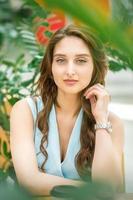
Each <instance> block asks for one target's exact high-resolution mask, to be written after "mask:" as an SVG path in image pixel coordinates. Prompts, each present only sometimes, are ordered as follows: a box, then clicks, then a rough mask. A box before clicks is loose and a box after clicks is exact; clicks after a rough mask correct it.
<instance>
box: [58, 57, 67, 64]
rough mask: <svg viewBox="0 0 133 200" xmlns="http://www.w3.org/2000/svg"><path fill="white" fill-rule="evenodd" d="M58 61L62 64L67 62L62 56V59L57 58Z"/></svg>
mask: <svg viewBox="0 0 133 200" xmlns="http://www.w3.org/2000/svg"><path fill="white" fill-rule="evenodd" d="M56 62H57V63H59V64H61V63H64V62H65V59H62V58H60V59H57V60H56Z"/></svg>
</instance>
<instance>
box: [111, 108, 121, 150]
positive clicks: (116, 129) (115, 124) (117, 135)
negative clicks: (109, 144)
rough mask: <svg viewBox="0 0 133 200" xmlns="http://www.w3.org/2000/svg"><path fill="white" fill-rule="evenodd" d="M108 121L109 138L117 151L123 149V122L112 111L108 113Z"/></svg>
mask: <svg viewBox="0 0 133 200" xmlns="http://www.w3.org/2000/svg"><path fill="white" fill-rule="evenodd" d="M109 121H110V122H111V123H112V130H113V131H112V133H111V138H112V141H113V143H114V145H115V146H116V148H117V149H118V150H119V151H123V146H124V122H123V120H122V119H121V118H120V117H118V116H117V115H116V114H114V113H113V112H110V113H109Z"/></svg>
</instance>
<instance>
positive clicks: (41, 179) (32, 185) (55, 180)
mask: <svg viewBox="0 0 133 200" xmlns="http://www.w3.org/2000/svg"><path fill="white" fill-rule="evenodd" d="M28 179H29V177H28ZM20 184H21V185H22V186H23V187H25V188H26V189H27V190H28V191H29V192H30V193H31V194H33V195H35V196H43V195H44V196H45V195H46V196H47V195H50V190H51V189H52V188H53V187H54V186H56V185H74V186H79V185H81V184H82V182H80V181H78V180H77V181H76V180H71V179H66V178H63V177H59V176H54V175H50V174H46V173H42V172H38V173H36V174H35V175H34V176H33V177H32V178H30V179H29V180H28V181H23V183H22V182H20Z"/></svg>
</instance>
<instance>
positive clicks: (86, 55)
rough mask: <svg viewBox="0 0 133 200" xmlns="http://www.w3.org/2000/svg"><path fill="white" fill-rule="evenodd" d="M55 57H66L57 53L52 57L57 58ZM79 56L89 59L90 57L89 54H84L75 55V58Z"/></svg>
mask: <svg viewBox="0 0 133 200" xmlns="http://www.w3.org/2000/svg"><path fill="white" fill-rule="evenodd" d="M57 56H64V57H66V55H65V54H61V53H57V54H55V55H54V56H53V57H57ZM79 56H85V57H90V55H89V54H86V53H81V54H76V57H79Z"/></svg>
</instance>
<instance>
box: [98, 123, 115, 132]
mask: <svg viewBox="0 0 133 200" xmlns="http://www.w3.org/2000/svg"><path fill="white" fill-rule="evenodd" d="M94 129H95V131H96V130H98V129H106V131H107V132H108V133H112V124H111V123H110V122H109V121H108V122H107V123H102V122H98V123H96V124H95V126H94Z"/></svg>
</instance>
